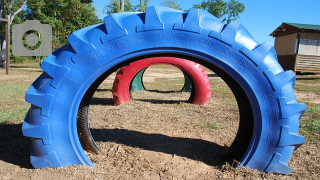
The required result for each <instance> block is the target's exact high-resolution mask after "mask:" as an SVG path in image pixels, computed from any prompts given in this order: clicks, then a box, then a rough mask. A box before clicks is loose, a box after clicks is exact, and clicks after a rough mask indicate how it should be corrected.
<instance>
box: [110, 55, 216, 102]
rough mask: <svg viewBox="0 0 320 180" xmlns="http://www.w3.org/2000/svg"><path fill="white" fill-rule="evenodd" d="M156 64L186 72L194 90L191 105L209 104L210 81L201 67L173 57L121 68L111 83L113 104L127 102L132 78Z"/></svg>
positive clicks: (153, 59) (137, 62)
mask: <svg viewBox="0 0 320 180" xmlns="http://www.w3.org/2000/svg"><path fill="white" fill-rule="evenodd" d="M156 64H168V65H172V66H175V67H177V68H179V69H181V70H183V71H184V72H186V73H187V74H188V75H189V76H190V78H191V80H192V81H193V83H194V88H195V94H194V98H193V100H192V101H191V102H192V104H197V105H207V104H208V103H209V100H210V98H211V87H210V81H209V78H208V75H207V73H206V72H205V71H204V69H203V68H202V66H200V65H199V64H198V63H195V62H193V61H189V60H185V59H181V58H175V57H153V58H146V59H141V60H138V61H135V62H133V63H130V64H128V65H126V66H124V67H122V68H121V69H120V70H119V71H118V73H117V75H116V78H115V79H114V82H113V87H112V95H113V101H114V103H115V104H116V105H120V104H123V103H125V102H129V101H130V94H129V91H130V90H129V88H130V83H131V81H132V80H133V78H134V76H135V75H136V74H137V73H138V72H140V71H141V70H142V69H144V68H146V67H149V66H152V65H156Z"/></svg>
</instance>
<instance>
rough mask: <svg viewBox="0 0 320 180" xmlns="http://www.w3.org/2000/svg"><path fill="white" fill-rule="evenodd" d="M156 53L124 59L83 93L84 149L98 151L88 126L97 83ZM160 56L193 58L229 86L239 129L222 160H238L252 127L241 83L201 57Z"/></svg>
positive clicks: (80, 112)
mask: <svg viewBox="0 0 320 180" xmlns="http://www.w3.org/2000/svg"><path fill="white" fill-rule="evenodd" d="M155 56H156V55H149V56H144V57H138V58H135V59H131V60H129V61H126V62H125V63H121V64H119V65H117V66H116V67H114V68H112V69H110V70H109V71H107V72H105V73H104V74H103V75H102V76H100V77H99V78H98V79H97V80H96V81H95V82H94V83H93V84H92V85H91V87H90V88H89V89H88V91H87V92H86V94H85V95H84V97H83V99H82V101H81V104H80V106H79V110H78V119H77V126H78V134H79V139H80V142H81V144H82V146H83V148H84V149H85V150H89V151H92V152H96V153H97V152H100V150H99V148H98V147H97V145H96V144H95V142H94V140H93V138H92V136H91V133H90V129H89V126H88V123H87V122H88V109H89V104H90V101H91V98H92V96H93V94H94V92H95V91H96V89H97V88H98V87H99V85H100V84H101V83H102V82H103V81H104V79H106V78H107V77H108V76H109V75H110V74H111V73H112V72H114V71H115V70H116V69H118V68H120V67H122V66H123V65H125V64H127V63H128V62H133V61H136V60H139V59H142V58H148V57H155ZM161 56H169V57H178V58H184V59H189V60H191V59H192V60H193V61H195V62H197V63H199V64H202V65H204V66H206V67H207V68H209V69H210V70H212V71H213V72H215V73H216V74H217V75H218V76H219V77H221V78H222V79H223V80H224V81H225V83H226V84H227V85H228V86H229V88H230V89H231V91H232V92H233V94H234V96H235V98H236V101H237V104H238V108H239V115H240V118H239V122H240V123H239V129H238V132H237V134H236V137H235V139H234V141H233V143H232V145H231V146H230V147H229V149H228V150H227V152H226V153H225V154H224V155H223V157H222V158H223V159H224V160H233V159H235V160H237V161H240V160H241V158H242V157H243V156H244V154H245V153H246V151H247V149H248V147H249V145H250V143H251V139H252V135H253V128H254V115H253V111H252V107H251V104H250V101H249V99H248V97H247V95H246V93H245V91H244V90H243V88H242V87H241V85H240V84H239V83H238V82H237V81H236V80H235V79H233V78H232V77H231V76H230V75H229V74H228V72H225V71H224V70H222V69H221V68H219V67H217V66H215V65H213V64H211V63H209V62H207V61H204V60H202V59H198V58H195V57H190V56H186V55H181V54H179V55H177V54H161ZM83 134H86V136H84V137H85V138H82V137H83V136H82V135H83ZM88 137H89V138H88Z"/></svg>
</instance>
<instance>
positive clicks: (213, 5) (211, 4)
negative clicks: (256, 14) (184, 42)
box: [193, 0, 245, 23]
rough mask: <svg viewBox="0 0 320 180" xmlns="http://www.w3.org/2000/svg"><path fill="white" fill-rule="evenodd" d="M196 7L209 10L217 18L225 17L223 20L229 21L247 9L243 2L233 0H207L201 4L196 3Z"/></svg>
mask: <svg viewBox="0 0 320 180" xmlns="http://www.w3.org/2000/svg"><path fill="white" fill-rule="evenodd" d="M193 7H194V8H199V9H203V10H207V11H208V12H209V13H211V14H212V15H214V16H215V17H217V18H220V19H221V18H223V19H222V21H223V22H224V21H227V23H229V22H231V21H233V20H236V19H238V18H239V14H240V13H242V12H243V11H244V10H245V6H244V4H243V3H241V2H239V1H236V0H231V1H229V2H227V1H223V0H207V1H205V0H204V1H203V2H202V3H201V4H194V5H193Z"/></svg>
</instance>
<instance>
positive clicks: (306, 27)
mask: <svg viewBox="0 0 320 180" xmlns="http://www.w3.org/2000/svg"><path fill="white" fill-rule="evenodd" d="M298 32H300V33H314V34H320V25H314V24H300V23H286V22H284V23H282V24H281V25H280V26H279V27H277V29H275V30H274V31H273V32H272V33H271V34H270V36H273V37H279V36H284V35H288V34H293V33H298Z"/></svg>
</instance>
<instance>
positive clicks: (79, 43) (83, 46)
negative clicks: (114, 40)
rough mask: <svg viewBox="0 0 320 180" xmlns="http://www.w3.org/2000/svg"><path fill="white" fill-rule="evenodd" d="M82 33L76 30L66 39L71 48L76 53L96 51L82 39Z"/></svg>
mask: <svg viewBox="0 0 320 180" xmlns="http://www.w3.org/2000/svg"><path fill="white" fill-rule="evenodd" d="M83 35H84V32H82V31H81V30H78V31H76V32H74V33H72V34H71V35H70V36H69V37H68V41H69V43H70V44H71V46H72V48H73V49H74V50H75V51H76V52H77V54H78V53H80V54H82V53H88V52H91V51H93V50H94V49H96V48H95V47H94V46H93V45H92V44H90V43H88V42H87V41H86V40H84V39H83V38H82V36H83Z"/></svg>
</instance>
